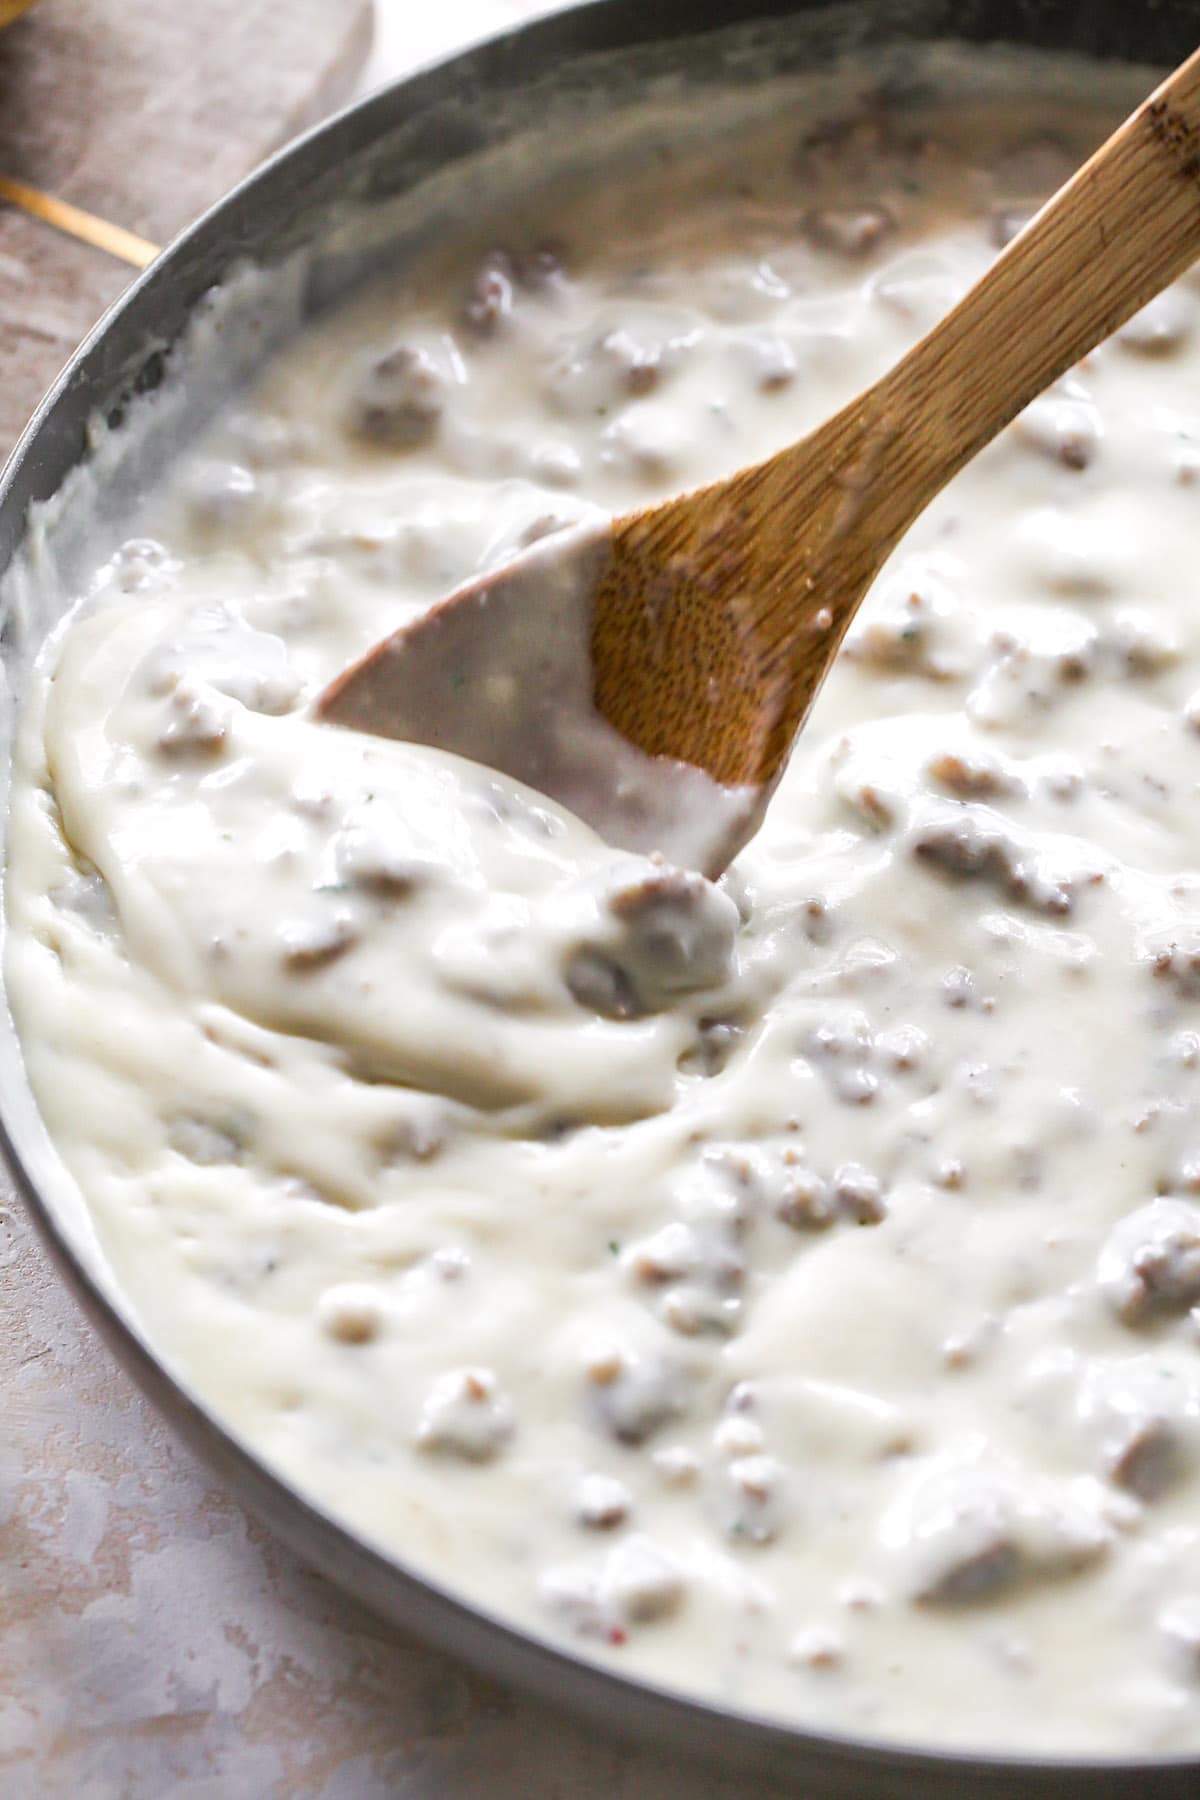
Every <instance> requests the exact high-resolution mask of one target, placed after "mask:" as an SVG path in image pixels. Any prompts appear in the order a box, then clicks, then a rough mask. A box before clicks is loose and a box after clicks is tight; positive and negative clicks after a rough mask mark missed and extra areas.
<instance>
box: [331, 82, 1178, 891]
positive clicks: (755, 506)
mask: <svg viewBox="0 0 1200 1800" xmlns="http://www.w3.org/2000/svg"><path fill="white" fill-rule="evenodd" d="M1197 256H1200V52H1197V53H1196V54H1195V55H1194V56H1192V57H1191V58H1189V60H1188V61H1187V62H1186V63H1184V64H1183V66H1182V67H1181V68H1180V69H1178V70H1177V71H1176V73H1175V74H1174V75H1172V76H1171V77H1170V79H1169V80H1168V81H1166V82H1164V84H1163V85H1162V87H1160V88H1159V89H1158V90H1157V92H1156V93H1155V94H1153V95H1152V96H1151V98H1150V99H1149V100H1148V101H1147V102H1146V103H1145V104H1144V105H1143V106H1142V107H1141V108H1139V110H1138V111H1137V112H1136V113H1135V114H1134V115H1133V116H1132V118H1130V119H1129V120H1128V121H1127V122H1126V124H1125V125H1123V126H1122V127H1121V129H1120V130H1119V131H1118V132H1117V133H1116V134H1115V135H1114V136H1113V137H1111V138H1110V139H1109V140H1108V142H1107V143H1106V144H1105V145H1104V146H1103V148H1102V149H1100V150H1099V151H1098V152H1097V154H1096V155H1095V156H1093V157H1092V159H1091V160H1090V161H1089V162H1088V163H1086V164H1085V165H1084V167H1083V168H1082V169H1081V170H1080V171H1079V173H1078V174H1077V175H1075V176H1074V178H1073V179H1072V180H1071V181H1070V182H1069V183H1068V184H1067V185H1066V186H1065V187H1064V188H1062V189H1061V190H1060V191H1059V193H1058V194H1056V195H1055V196H1054V198H1053V199H1052V200H1051V201H1050V202H1049V204H1048V205H1047V206H1045V207H1044V208H1043V209H1042V211H1041V212H1040V213H1039V214H1038V215H1037V216H1036V217H1035V218H1034V219H1033V220H1032V221H1031V222H1030V224H1029V225H1028V226H1026V228H1025V230H1024V231H1022V232H1021V233H1020V234H1019V236H1017V237H1016V238H1015V239H1014V240H1013V242H1012V243H1011V244H1010V245H1009V246H1008V248H1007V249H1006V250H1005V251H1004V253H1003V254H1002V255H1001V256H1000V257H999V258H998V259H997V261H996V262H995V263H994V264H993V265H992V267H991V268H990V269H989V270H988V272H987V273H986V274H985V275H984V277H983V279H982V280H981V281H979V282H978V283H977V284H976V285H975V287H973V288H972V289H971V291H970V292H969V293H968V294H967V295H966V297H965V298H964V299H963V300H962V301H961V302H960V304H959V305H958V306H957V307H955V308H954V310H953V311H952V312H951V313H950V314H948V316H947V317H946V318H945V319H944V320H943V321H942V323H941V324H940V325H939V326H938V327H937V328H936V329H935V330H934V331H933V332H931V333H930V334H929V336H928V337H926V338H924V339H923V340H922V341H921V342H920V343H919V344H918V345H917V346H916V347H915V348H914V349H913V350H912V351H910V352H909V354H908V355H907V356H905V357H904V358H903V359H902V360H901V361H900V362H899V363H898V364H897V365H896V366H895V367H894V368H893V369H892V370H891V371H890V372H889V373H888V374H887V375H885V376H884V377H883V379H882V380H881V381H879V382H877V383H876V384H875V386H874V387H871V388H869V389H868V390H867V391H866V392H865V393H863V394H861V395H859V397H858V398H857V399H856V400H854V401H852V402H851V404H850V405H849V406H847V407H845V408H844V409H843V410H842V411H841V412H839V413H837V414H836V415H835V416H834V417H833V418H832V419H830V420H829V421H828V422H827V423H826V424H825V425H823V426H821V428H820V429H819V430H817V431H815V432H814V433H812V435H811V436H809V437H807V438H805V439H804V440H803V441H802V442H800V443H799V444H796V445H794V446H792V447H791V448H789V449H787V450H784V451H782V452H781V453H780V454H779V455H777V456H773V457H771V458H770V460H769V461H767V462H764V463H760V464H757V465H756V466H754V467H752V468H748V469H743V470H741V471H740V472H739V473H738V474H736V475H734V476H732V477H731V478H729V479H728V480H724V481H719V482H714V483H713V484H712V485H710V486H708V487H705V488H701V489H699V490H697V491H696V492H693V493H689V494H685V495H683V496H682V497H681V498H678V499H674V500H669V501H667V502H665V503H664V504H661V505H658V506H653V507H649V508H647V509H645V510H643V511H640V512H635V513H628V514H626V515H624V516H623V517H621V518H618V519H616V520H614V521H613V522H612V523H611V524H606V525H605V526H604V527H603V529H602V532H601V533H600V535H599V538H598V537H597V534H595V533H593V534H592V538H591V540H590V542H589V544H588V547H587V554H586V556H585V558H584V566H586V568H587V570H588V580H587V584H586V593H584V594H583V595H582V597H581V599H580V600H579V604H580V606H581V607H582V608H583V609H584V610H583V615H582V616H583V617H584V619H585V620H586V621H587V623H588V625H590V668H589V669H588V670H587V674H588V679H589V681H590V686H591V700H592V703H593V705H594V709H595V712H596V713H598V714H599V715H600V717H601V719H602V720H603V721H606V722H607V725H608V726H610V727H612V728H613V729H614V730H615V731H616V732H617V733H619V734H620V736H621V737H623V738H624V739H626V740H627V741H628V744H630V745H632V746H634V747H635V748H636V750H637V751H639V752H641V753H642V754H643V756H644V757H646V758H664V759H670V760H671V762H673V763H675V764H679V763H682V764H687V765H691V766H692V767H693V769H695V770H700V771H703V772H704V774H706V775H707V776H708V777H710V778H711V780H712V782H713V783H715V784H719V786H720V787H724V788H736V789H742V790H749V791H750V792H751V793H756V794H758V795H759V796H760V797H761V802H762V803H765V799H766V797H767V796H769V794H770V792H771V790H772V788H773V787H774V785H775V783H776V782H777V781H778V779H779V776H780V774H781V773H782V771H783V768H784V765H785V764H786V761H787V757H788V753H789V751H790V748H791V745H792V741H793V739H794V737H795V735H796V733H797V731H798V730H799V729H800V727H801V726H802V725H803V723H804V720H805V717H806V716H807V714H808V712H809V709H810V708H811V706H812V703H813V701H814V699H815V698H816V695H817V693H818V691H819V689H820V687H821V684H822V682H823V681H824V679H825V676H826V675H827V673H828V671H829V667H830V665H831V663H832V661H833V659H834V656H835V654H836V652H837V649H838V646H839V645H840V644H841V642H842V639H843V637H844V636H845V634H846V631H847V629H848V627H849V625H850V623H851V620H852V619H853V617H854V615H855V613H856V612H857V610H858V608H859V606H860V605H861V603H862V600H863V598H864V596H865V595H866V593H867V591H868V589H869V588H870V586H871V583H872V582H873V581H874V579H875V576H876V575H877V574H878V572H879V569H880V567H881V566H882V564H883V562H884V561H885V560H886V558H887V557H888V556H889V555H890V553H891V551H892V550H893V549H894V548H895V546H896V544H897V542H898V540H899V539H900V538H901V537H902V535H903V534H904V532H905V531H907V529H908V527H909V526H910V525H911V524H912V523H913V521H914V520H915V519H916V518H917V517H918V515H919V514H920V513H921V512H922V511H923V510H924V509H925V507H926V506H927V505H928V504H929V502H930V501H931V500H932V499H933V498H934V496H935V495H936V494H937V493H939V492H940V490H941V489H942V488H943V487H944V486H945V484H946V483H947V482H948V481H949V480H950V479H951V478H952V477H953V476H954V475H955V474H956V473H957V472H958V470H959V469H961V468H962V467H963V465H964V464H965V463H967V462H968V461H969V460H970V459H971V458H972V457H973V456H975V455H976V453H977V452H978V451H979V450H981V449H982V448H983V447H984V445H985V444H987V443H989V442H990V441H991V439H992V438H994V437H995V436H996V434H997V433H998V432H999V431H1001V430H1002V429H1003V428H1004V427H1005V426H1006V425H1007V424H1009V423H1010V422H1011V421H1012V420H1013V419H1014V418H1015V417H1016V416H1017V414H1018V413H1019V412H1021V411H1022V410H1023V409H1024V407H1025V406H1027V405H1028V404H1029V402H1030V401H1031V400H1033V399H1034V398H1035V397H1036V396H1037V395H1038V394H1040V393H1041V392H1042V391H1043V390H1044V389H1045V388H1046V387H1048V386H1049V385H1050V384H1051V383H1052V382H1054V381H1055V380H1057V379H1058V378H1059V377H1060V376H1061V375H1063V374H1064V373H1065V372H1066V371H1067V370H1068V369H1069V368H1071V367H1072V365H1073V364H1075V363H1076V362H1078V361H1079V359H1080V358H1081V357H1082V356H1084V355H1086V353H1087V352H1088V351H1089V350H1092V349H1094V348H1095V346H1096V345H1097V344H1099V343H1100V342H1101V341H1102V340H1103V339H1104V338H1106V337H1108V336H1109V335H1110V334H1111V333H1112V332H1113V331H1115V330H1116V329H1117V328H1118V327H1119V326H1120V325H1122V324H1123V323H1124V322H1125V321H1126V320H1127V319H1129V318H1130V317H1131V316H1132V315H1133V314H1134V313H1135V312H1137V311H1138V310H1139V309H1140V308H1141V307H1142V306H1144V305H1145V304H1146V303H1147V302H1148V301H1149V300H1151V299H1153V298H1154V296H1155V295H1156V294H1158V293H1159V292H1160V291H1161V290H1162V289H1163V288H1164V287H1166V286H1167V285H1168V284H1169V283H1170V282H1172V281H1173V280H1175V279H1176V277H1177V276H1179V275H1181V274H1182V273H1183V272H1184V271H1185V270H1186V269H1187V268H1188V267H1189V266H1190V265H1191V263H1192V262H1193V261H1195V259H1196V258H1197ZM601 540H602V541H601ZM557 544H558V540H557V539H552V540H550V541H549V542H548V543H547V544H546V545H544V546H542V547H540V548H539V550H538V551H537V552H536V553H535V556H534V562H533V567H534V572H535V577H536V579H533V580H532V582H531V577H530V573H529V560H528V559H519V560H518V561H517V562H516V563H514V564H513V565H511V566H510V567H508V568H505V569H501V570H499V571H497V572H495V573H493V574H491V575H488V576H486V577H484V578H483V579H481V580H480V581H477V582H474V583H472V584H471V585H470V586H469V587H468V588H465V589H463V590H461V591H460V592H459V593H458V594H455V595H452V596H451V597H450V598H449V599H448V600H447V601H444V602H443V603H442V604H441V605H440V606H439V607H436V608H434V609H433V611H432V612H431V613H429V614H427V615H426V616H425V618H423V619H421V620H419V621H417V622H416V624H414V625H413V626H410V627H409V628H407V629H406V630H405V631H403V632H399V633H397V634H396V635H395V636H394V637H393V638H390V639H388V640H387V641H386V642H385V643H384V644H381V645H378V646H376V648H375V649H374V650H373V651H371V652H370V654H369V655H368V656H366V657H365V658H364V659H363V661H362V662H360V663H358V664H356V665H355V667H354V668H352V669H350V670H349V671H347V673H346V674H344V675H343V676H341V677H340V678H339V679H338V680H337V681H335V682H334V683H333V684H332V685H331V687H330V688H329V689H328V690H327V691H326V693H325V694H324V695H323V696H322V698H321V701H320V703H319V711H320V713H321V715H322V716H323V717H324V718H326V719H329V720H331V721H333V722H335V723H342V724H348V725H353V726H355V727H356V728H358V729H360V730H367V731H371V732H375V733H377V734H379V735H381V736H389V737H405V738H410V739H413V740H415V741H418V742H425V743H437V744H440V745H441V746H442V747H443V748H447V749H451V750H459V751H460V752H461V753H463V754H468V755H471V756H473V757H474V758H475V759H476V760H480V761H486V762H490V763H491V764H493V765H494V766H496V767H498V768H501V769H504V770H505V771H506V772H507V773H510V774H514V775H517V776H518V777H519V778H521V779H523V780H527V781H531V782H532V784H533V785H535V786H538V787H541V788H544V789H545V791H546V792H548V793H551V794H554V795H555V796H556V797H557V798H562V799H565V800H567V802H568V804H572V805H574V806H575V808H576V810H577V811H580V812H582V813H583V815H584V816H585V817H587V818H588V819H589V821H590V822H591V823H593V824H595V825H596V826H597V828H598V829H600V830H601V831H602V832H605V833H606V834H607V835H609V836H610V837H612V838H613V841H615V842H618V843H620V842H625V841H629V842H631V843H633V844H635V845H636V847H638V848H645V847H646V843H645V831H644V830H636V829H635V830H634V831H632V832H630V831H629V830H627V829H626V824H625V820H624V818H623V817H622V816H621V815H620V814H619V810H618V815H617V816H615V817H614V815H613V813H612V811H611V808H610V809H609V810H606V798H611V796H607V797H606V793H605V791H604V782H603V779H602V774H603V772H602V771H600V772H598V778H597V779H596V780H594V781H593V782H592V785H591V789H590V790H589V791H588V792H585V793H583V794H582V795H581V793H580V792H579V782H578V780H577V779H575V778H572V779H571V780H567V781H561V780H559V779H558V772H557V770H556V768H555V766H554V764H555V758H556V749H555V745H556V743H557V738H556V737H554V736H553V734H552V732H551V726H552V723H553V720H552V716H551V713H550V711H549V710H548V703H547V698H546V696H547V691H548V683H552V682H553V680H554V679H555V677H554V672H553V670H551V669H550V667H549V665H547V664H546V663H545V662H544V660H542V659H540V658H539V655H538V641H537V640H538V634H537V631H536V615H534V614H529V617H528V619H526V621H525V622H524V623H522V622H521V618H520V615H521V609H522V608H524V609H526V611H527V612H528V609H529V608H530V605H531V594H532V595H533V596H534V598H538V597H539V596H540V594H541V590H542V588H543V587H545V585H546V582H547V578H548V571H549V574H550V575H553V573H554V571H553V567H552V564H553V559H554V557H555V556H556V554H558V552H557V551H556V545H557ZM561 554H562V557H563V571H562V574H563V580H562V581H561V582H559V583H558V586H557V588H555V589H554V591H555V593H556V595H557V598H558V601H561V596H562V593H564V592H567V593H569V592H570V590H571V576H570V570H569V568H568V558H570V557H572V556H574V557H575V558H576V561H578V553H577V550H571V549H568V548H565V547H564V549H563V551H562V553H561ZM538 571H540V573H538ZM551 587H552V588H554V583H553V582H551ZM506 613H507V614H509V616H510V624H509V626H508V628H507V632H506V636H507V648H508V651H509V657H508V660H507V661H506V662H505V664H504V673H505V680H506V682H507V684H508V686H509V687H511V686H512V684H513V682H514V681H515V682H516V684H517V686H518V688H519V690H520V691H519V692H516V693H510V694H509V695H508V697H507V700H506V705H507V712H508V717H509V718H510V719H512V720H515V721H516V722H517V727H518V728H517V729H510V730H508V731H507V732H505V731H498V732H496V733H495V734H494V737H493V738H491V739H489V736H488V733H489V731H490V729H491V726H490V723H489V719H490V715H489V713H488V711H487V709H486V708H485V707H482V706H481V705H480V704H479V695H478V690H477V689H473V690H472V691H471V692H469V693H468V694H467V696H466V700H465V703H459V704H457V705H456V704H455V702H454V696H453V694H452V693H451V692H450V683H451V678H452V672H453V670H454V669H455V668H456V667H457V666H458V664H457V663H456V660H455V656H453V655H448V654H446V652H447V649H448V647H450V646H451V645H452V644H454V645H457V650H458V652H460V653H461V652H462V651H463V650H464V649H465V648H466V647H467V646H468V645H469V644H473V645H474V649H475V655H476V657H477V659H486V656H487V654H488V650H489V644H490V641H491V633H492V631H493V629H494V626H495V624H496V622H497V621H500V620H501V618H502V615H504V614H506ZM584 699H585V703H586V693H585V695H584ZM531 737H532V738H533V739H535V740H537V741H536V742H535V744H534V753H533V754H532V755H531V753H530V749H529V739H530V738H531ZM664 766H665V765H664ZM576 773H577V772H576ZM761 814H762V804H759V805H757V806H753V805H752V806H747V807H744V808H742V809H741V812H740V814H739V822H738V824H737V826H736V828H734V829H730V825H729V821H728V820H727V819H726V820H722V821H720V822H719V825H718V829H717V836H716V837H714V840H713V842H712V843H711V844H710V845H709V846H707V847H704V846H703V845H702V846H700V847H699V848H698V847H697V845H696V843H695V841H694V830H693V829H692V824H691V823H689V827H688V835H687V841H686V843H678V842H673V840H672V831H671V821H670V817H669V809H668V816H666V817H665V818H664V819H660V820H657V821H656V822H655V829H656V830H657V831H658V832H659V835H660V837H661V838H662V840H663V841H661V843H659V845H658V847H660V848H661V849H662V850H663V851H664V853H666V854H667V855H675V854H678V855H679V856H680V859H681V860H688V861H693V862H698V863H699V865H700V866H702V867H706V868H707V869H708V871H709V872H710V873H712V872H715V870H716V869H717V868H718V867H719V866H722V865H723V864H724V862H726V861H728V860H729V858H730V857H731V856H732V855H733V854H734V853H735V852H736V850H737V849H738V848H740V844H741V843H742V842H744V841H746V839H747V838H748V837H749V836H750V835H751V834H752V832H753V831H754V830H755V829H756V828H757V824H758V822H759V820H760V819H761Z"/></svg>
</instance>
